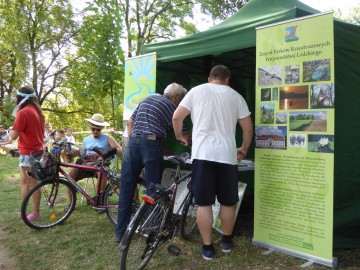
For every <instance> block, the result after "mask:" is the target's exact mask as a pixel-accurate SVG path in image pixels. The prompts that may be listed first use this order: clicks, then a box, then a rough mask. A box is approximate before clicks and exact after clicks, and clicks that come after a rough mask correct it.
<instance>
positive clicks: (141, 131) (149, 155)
mask: <svg viewBox="0 0 360 270" xmlns="http://www.w3.org/2000/svg"><path fill="white" fill-rule="evenodd" d="M186 93H187V90H186V89H185V88H184V87H183V86H181V85H179V84H177V83H172V84H170V85H168V86H167V87H166V88H165V90H164V95H159V94H156V95H151V96H149V97H147V98H145V99H144V100H143V101H142V102H141V103H140V104H139V105H138V107H137V108H136V110H135V111H134V113H133V114H132V116H131V117H130V119H129V121H128V123H127V128H128V135H129V143H128V145H127V147H126V151H125V152H124V156H123V162H122V165H121V178H120V185H121V188H120V196H119V211H118V222H117V225H116V227H115V235H116V240H117V241H118V242H120V241H121V238H122V237H123V235H124V234H125V231H126V227H127V225H128V224H129V222H130V217H131V211H132V201H133V196H134V193H135V190H136V185H137V181H138V178H139V175H140V172H141V170H142V169H143V168H145V175H146V186H147V187H149V186H150V183H154V184H157V183H160V182H161V176H162V163H163V155H164V153H163V146H162V141H163V140H164V139H165V138H166V133H167V131H168V130H169V129H170V128H171V127H172V123H171V119H172V116H173V113H174V111H175V109H176V107H177V106H178V105H179V103H180V101H181V100H182V99H183V98H184V96H185V95H186Z"/></svg>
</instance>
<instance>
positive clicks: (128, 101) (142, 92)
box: [123, 53, 156, 120]
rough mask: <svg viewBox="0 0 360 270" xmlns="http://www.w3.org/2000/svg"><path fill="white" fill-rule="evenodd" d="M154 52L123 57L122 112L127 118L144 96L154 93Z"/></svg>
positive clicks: (125, 118) (124, 117) (124, 118)
mask: <svg viewBox="0 0 360 270" xmlns="http://www.w3.org/2000/svg"><path fill="white" fill-rule="evenodd" d="M155 87H156V53H151V54H145V55H140V56H135V57H132V58H128V59H125V86H124V113H123V120H129V118H130V116H131V115H132V113H133V112H134V111H135V109H136V107H137V105H138V104H139V103H140V101H141V100H143V99H144V98H145V97H147V96H149V95H152V94H155Z"/></svg>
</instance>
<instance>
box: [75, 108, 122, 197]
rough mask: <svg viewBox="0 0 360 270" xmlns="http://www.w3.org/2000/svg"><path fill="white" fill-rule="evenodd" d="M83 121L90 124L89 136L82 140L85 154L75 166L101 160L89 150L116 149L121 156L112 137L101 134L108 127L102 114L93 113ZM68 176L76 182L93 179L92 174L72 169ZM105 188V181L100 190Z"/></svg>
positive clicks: (119, 147) (118, 147) (119, 148)
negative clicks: (88, 178) (98, 148)
mask: <svg viewBox="0 0 360 270" xmlns="http://www.w3.org/2000/svg"><path fill="white" fill-rule="evenodd" d="M85 120H86V121H88V122H89V124H90V130H91V135H89V136H87V137H85V138H84V140H83V147H85V149H86V153H85V157H81V159H78V160H77V161H76V163H77V164H80V165H82V164H85V163H86V165H92V164H91V161H93V162H94V161H96V160H98V159H101V157H100V156H99V155H98V154H96V153H95V152H94V151H92V150H91V149H92V148H94V147H100V148H106V147H113V148H116V151H117V152H116V154H117V155H121V154H122V149H121V146H120V145H119V144H118V143H117V141H116V140H115V139H114V138H113V137H111V136H109V135H106V134H103V133H102V129H103V128H104V127H106V126H110V124H109V123H108V122H105V121H104V116H103V115H102V114H100V113H95V114H94V115H93V116H92V117H91V118H86V119H85ZM74 154H75V155H79V153H78V151H74ZM93 164H96V163H93ZM69 175H70V177H71V178H72V179H74V180H75V181H77V180H80V179H83V178H86V177H93V176H94V173H93V172H89V171H82V170H79V169H76V168H73V169H71V171H70V172H69ZM105 186H106V181H102V186H101V190H104V188H105Z"/></svg>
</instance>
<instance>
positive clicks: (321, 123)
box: [302, 120, 326, 131]
mask: <svg viewBox="0 0 360 270" xmlns="http://www.w3.org/2000/svg"><path fill="white" fill-rule="evenodd" d="M302 131H326V120H313V121H312V122H311V123H310V125H308V126H307V127H306V128H305V129H304V130H302Z"/></svg>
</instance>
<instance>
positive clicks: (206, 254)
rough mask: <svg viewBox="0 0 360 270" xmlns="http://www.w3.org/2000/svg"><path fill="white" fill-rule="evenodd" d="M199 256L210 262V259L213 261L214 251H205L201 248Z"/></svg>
mask: <svg viewBox="0 0 360 270" xmlns="http://www.w3.org/2000/svg"><path fill="white" fill-rule="evenodd" d="M201 255H202V256H203V258H204V259H205V260H207V261H210V260H212V259H214V255H215V250H214V249H212V250H205V249H204V248H201Z"/></svg>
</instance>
